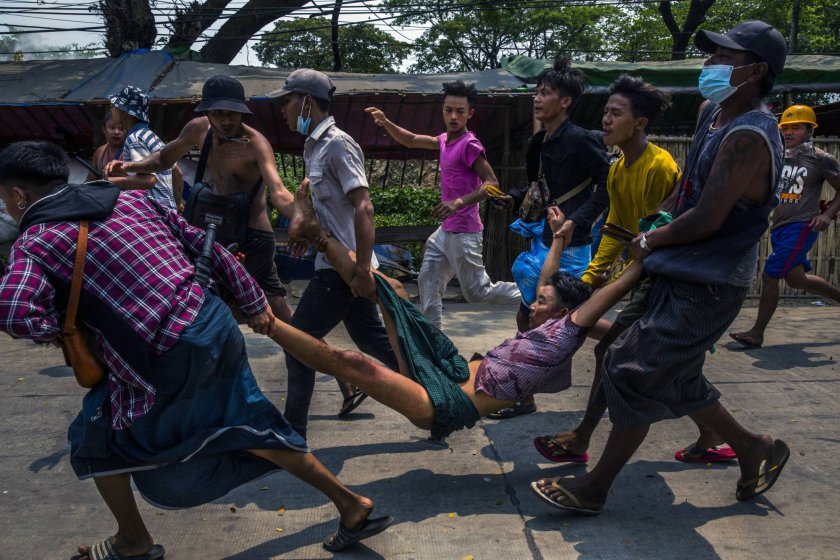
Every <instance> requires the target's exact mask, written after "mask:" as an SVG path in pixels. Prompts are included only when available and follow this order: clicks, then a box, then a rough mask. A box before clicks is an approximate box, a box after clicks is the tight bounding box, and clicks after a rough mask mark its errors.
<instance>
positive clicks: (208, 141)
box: [194, 127, 213, 183]
mask: <svg viewBox="0 0 840 560" xmlns="http://www.w3.org/2000/svg"><path fill="white" fill-rule="evenodd" d="M212 147H213V127H210V128H208V129H207V136H205V137H204V144H203V145H202V146H201V153H200V154H199V155H198V168H197V169H196V170H195V179H194V182H195V183H198V182H200V181H201V180H202V179H203V178H204V170H205V169H207V159H208V158H209V157H210V149H211V148H212Z"/></svg>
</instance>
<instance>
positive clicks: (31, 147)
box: [0, 140, 70, 194]
mask: <svg viewBox="0 0 840 560" xmlns="http://www.w3.org/2000/svg"><path fill="white" fill-rule="evenodd" d="M69 177H70V168H69V167H67V154H65V153H64V150H62V149H61V148H59V147H58V146H57V145H55V144H53V143H52V142H40V141H32V140H28V141H25V142H15V143H14V144H11V145H10V146H9V147H8V148H6V149H5V150H3V151H2V152H0V185H5V184H8V183H12V182H14V183H17V184H18V185H17V186H20V187H22V188H25V189H28V190H32V191H35V192H37V193H39V194H41V193H43V192H44V191H47V190H49V188H51V187H52V186H53V185H54V184H55V183H57V182H59V181H61V182H64V183H66V182H67V179H68V178H69Z"/></svg>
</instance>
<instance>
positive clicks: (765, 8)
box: [615, 0, 840, 62]
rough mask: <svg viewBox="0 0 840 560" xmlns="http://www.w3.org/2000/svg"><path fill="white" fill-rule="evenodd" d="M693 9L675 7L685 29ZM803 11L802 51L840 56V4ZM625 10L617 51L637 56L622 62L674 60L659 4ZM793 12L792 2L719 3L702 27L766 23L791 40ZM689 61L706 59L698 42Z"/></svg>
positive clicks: (681, 3) (677, 2)
mask: <svg viewBox="0 0 840 560" xmlns="http://www.w3.org/2000/svg"><path fill="white" fill-rule="evenodd" d="M690 5H691V2H690V1H689V0H674V1H672V2H671V9H672V10H673V13H674V18H675V19H676V21H677V22H678V23H679V24H680V25H682V23H683V22H684V21H685V18H686V14H687V13H688V9H689V7H690ZM801 6H802V7H801V13H800V20H799V34H798V47H797V51H798V52H799V53H837V52H838V51H840V31H839V30H840V0H808V2H802V3H801ZM624 11H625V16H623V17H622V26H621V33H620V34H619V35H617V36H616V41H617V44H616V47H615V48H617V49H621V50H622V51H631V52H627V53H625V54H624V55H622V56H620V57H619V58H620V59H621V60H626V61H629V62H635V61H641V60H670V58H671V56H670V52H669V51H670V49H671V36H670V34H669V32H668V29H667V28H666V27H665V23H664V22H663V21H662V16H661V15H660V14H659V12H658V3H655V2H650V3H636V4H629V5H628V6H627V7H625V8H624ZM791 13H792V1H791V0H779V1H773V2H770V1H764V2H753V1H747V0H718V1H717V2H715V3H714V4H713V5H712V7H711V8H710V9H709V11H708V12H707V13H706V21H705V22H704V23H703V24H702V25H701V26H700V28H701V29H708V30H709V31H715V32H719V33H720V32H723V31H726V30H728V29H731V28H732V27H734V26H735V25H737V24H738V23H740V22H742V21H746V20H749V19H760V20H762V21H766V22H767V23H769V24H770V25H772V26H774V27H775V28H776V29H778V30H779V31H780V32H781V33H782V35H784V37H785V39H788V40H789V38H790V24H791ZM634 51H635V52H634ZM651 51H659V52H651ZM689 56H697V57H702V56H705V55H704V54H703V53H701V52H699V51H698V50H697V49H695V48H694V41H693V40H692V41H690V43H689Z"/></svg>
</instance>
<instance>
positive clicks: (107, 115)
mask: <svg viewBox="0 0 840 560" xmlns="http://www.w3.org/2000/svg"><path fill="white" fill-rule="evenodd" d="M113 118H114V114H113V113H111V111H105V114H104V115H102V126H105V125H107V124H108V121H110V120H113Z"/></svg>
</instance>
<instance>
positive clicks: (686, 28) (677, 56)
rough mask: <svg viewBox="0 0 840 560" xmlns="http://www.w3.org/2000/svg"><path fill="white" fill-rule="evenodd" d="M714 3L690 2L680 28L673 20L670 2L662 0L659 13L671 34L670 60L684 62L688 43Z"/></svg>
mask: <svg viewBox="0 0 840 560" xmlns="http://www.w3.org/2000/svg"><path fill="white" fill-rule="evenodd" d="M714 3H715V0H691V6H690V7H689V8H688V14H686V16H685V22H684V23H683V25H682V28H680V26H679V25H678V24H677V21H676V19H674V13H673V12H672V11H671V2H670V0H663V1H662V2H660V3H659V13H660V14H661V15H662V20H663V21H664V22H665V26H666V27H667V28H668V31H669V32H670V33H671V39H672V41H671V60H685V51H686V49H687V48H688V42H689V41H690V40H691V37H692V35H694V32H695V31H697V28H698V27H700V26H701V25H702V24H703V22H704V21H706V13H707V12H708V11H709V9H710V8H711V7H712V5H714Z"/></svg>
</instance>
